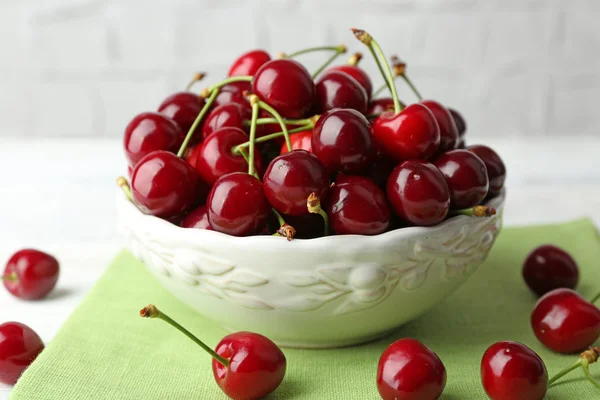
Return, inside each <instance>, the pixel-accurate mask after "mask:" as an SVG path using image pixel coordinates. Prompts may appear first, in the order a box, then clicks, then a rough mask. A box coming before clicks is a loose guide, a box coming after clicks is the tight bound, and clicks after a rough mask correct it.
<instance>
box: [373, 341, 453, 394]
mask: <svg viewBox="0 0 600 400" xmlns="http://www.w3.org/2000/svg"><path fill="white" fill-rule="evenodd" d="M445 387H446V367H444V364H443V363H442V360H440V358H439V357H438V356H437V354H435V353H434V352H433V351H431V349H429V348H428V347H427V346H425V345H424V344H422V343H421V342H419V341H418V340H416V339H400V340H397V341H395V342H394V343H392V344H391V345H389V346H388V348H387V349H385V351H384V352H383V354H382V355H381V358H380V359H379V365H378V367H377V389H378V390H379V394H380V395H381V398H382V399H383V400H437V399H439V398H440V396H441V395H442V392H443V391H444V388H445Z"/></svg>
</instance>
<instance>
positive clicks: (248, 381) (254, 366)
mask: <svg viewBox="0 0 600 400" xmlns="http://www.w3.org/2000/svg"><path fill="white" fill-rule="evenodd" d="M215 351H216V352H217V354H219V355H220V356H222V357H223V358H225V359H227V360H229V367H225V366H224V365H223V364H221V363H219V362H218V361H217V360H215V359H214V358H213V361H212V368H213V375H214V377H215V380H216V381H217V384H218V385H219V387H220V388H221V390H223V392H225V394H226V395H227V396H229V397H231V398H232V399H262V398H263V397H265V396H266V395H268V394H269V393H271V392H273V391H274V390H275V389H277V387H278V386H279V384H280V383H281V381H283V377H284V376H285V369H286V359H285V355H284V354H283V353H282V351H281V350H280V349H279V347H277V345H276V344H275V343H273V342H272V341H271V340H269V339H268V338H266V337H265V336H263V335H259V334H258V333H252V332H236V333H232V334H230V335H227V336H225V337H224V338H223V339H222V340H221V341H220V342H219V344H217V347H216V348H215Z"/></svg>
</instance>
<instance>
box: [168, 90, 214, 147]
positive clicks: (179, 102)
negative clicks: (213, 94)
mask: <svg viewBox="0 0 600 400" xmlns="http://www.w3.org/2000/svg"><path fill="white" fill-rule="evenodd" d="M202 107H204V99H203V98H202V97H200V96H198V95H197V94H195V93H192V92H178V93H173V94H172V95H170V96H169V97H167V98H166V99H165V100H164V101H163V102H162V103H161V104H160V106H159V107H158V112H159V113H161V114H164V115H166V116H167V117H169V118H171V119H172V120H173V121H175V123H177V126H179V129H181V131H182V132H183V134H184V135H185V134H187V133H188V131H189V130H190V128H191V127H192V124H193V123H194V121H195V120H196V117H197V116H198V114H200V111H201V110H202ZM198 130H200V129H198ZM195 137H197V138H200V137H201V136H200V135H195ZM157 150H158V149H157Z"/></svg>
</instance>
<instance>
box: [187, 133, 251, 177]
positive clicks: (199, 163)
mask: <svg viewBox="0 0 600 400" xmlns="http://www.w3.org/2000/svg"><path fill="white" fill-rule="evenodd" d="M247 141H248V135H246V133H245V132H244V131H242V130H241V129H239V128H227V127H226V128H221V129H219V130H217V131H215V132H214V133H212V134H210V135H209V136H208V137H207V138H206V139H204V141H203V142H202V143H201V144H200V145H199V146H198V147H196V148H194V150H193V151H192V156H191V157H193V160H194V168H195V169H196V171H198V174H199V175H200V177H201V178H202V180H204V182H206V183H208V184H209V186H212V185H213V184H214V183H215V182H216V181H217V179H219V178H220V177H221V176H223V175H225V174H228V173H231V172H244V171H247V170H248V163H247V162H246V160H245V159H244V157H242V156H241V155H237V154H234V153H233V151H232V149H233V148H234V147H235V146H237V145H239V144H242V143H246V142H247ZM254 166H255V167H256V170H257V171H259V170H260V169H261V165H260V158H259V157H257V158H256V159H255V160H254Z"/></svg>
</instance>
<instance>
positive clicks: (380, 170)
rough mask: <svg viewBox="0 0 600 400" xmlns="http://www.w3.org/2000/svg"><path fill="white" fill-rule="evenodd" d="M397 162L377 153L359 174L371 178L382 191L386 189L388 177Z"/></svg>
mask: <svg viewBox="0 0 600 400" xmlns="http://www.w3.org/2000/svg"><path fill="white" fill-rule="evenodd" d="M397 165H398V163H397V162H396V161H395V160H393V159H391V158H390V157H388V156H386V155H385V154H377V155H376V156H375V159H374V160H373V162H372V163H371V164H370V165H369V166H368V167H367V169H366V170H365V171H364V172H363V173H362V174H361V175H365V176H367V177H368V178H369V179H371V180H372V181H373V182H374V183H375V184H376V185H377V186H379V187H380V188H381V189H382V190H383V191H385V190H386V186H387V181H388V177H389V176H390V174H391V173H392V171H393V170H394V168H396V166H397Z"/></svg>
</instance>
